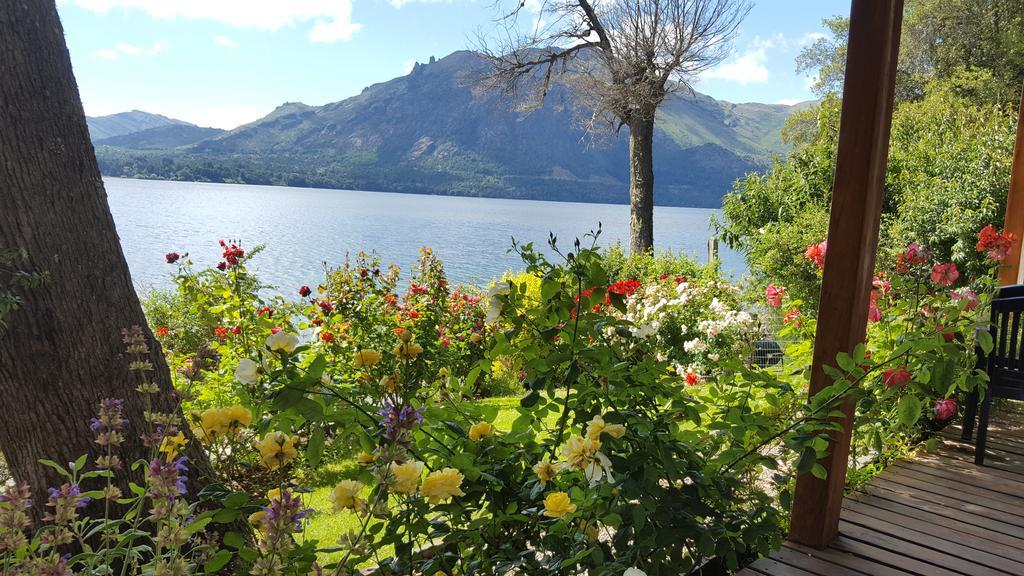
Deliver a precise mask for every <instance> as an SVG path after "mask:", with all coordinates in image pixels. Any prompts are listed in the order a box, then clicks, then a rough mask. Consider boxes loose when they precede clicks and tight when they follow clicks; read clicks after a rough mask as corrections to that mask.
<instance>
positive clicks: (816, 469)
mask: <svg viewBox="0 0 1024 576" xmlns="http://www.w3.org/2000/svg"><path fill="white" fill-rule="evenodd" d="M811 474H812V475H814V477H815V478H817V479H819V480H824V479H825V478H826V477H827V476H828V470H825V467H824V466H822V465H821V464H818V463H817V462H815V463H814V466H811Z"/></svg>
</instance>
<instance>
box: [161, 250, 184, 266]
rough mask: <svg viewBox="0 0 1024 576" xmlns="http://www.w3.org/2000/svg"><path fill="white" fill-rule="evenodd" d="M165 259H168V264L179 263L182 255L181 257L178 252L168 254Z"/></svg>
mask: <svg viewBox="0 0 1024 576" xmlns="http://www.w3.org/2000/svg"><path fill="white" fill-rule="evenodd" d="M164 258H166V259H167V263H168V264H174V263H175V262H177V261H178V258H181V255H180V254H178V253H177V252H168V253H167V254H166V255H165V256H164Z"/></svg>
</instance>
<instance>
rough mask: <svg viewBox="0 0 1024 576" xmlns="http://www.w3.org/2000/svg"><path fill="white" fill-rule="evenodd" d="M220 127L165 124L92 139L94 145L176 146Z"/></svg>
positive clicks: (209, 134)
mask: <svg viewBox="0 0 1024 576" xmlns="http://www.w3.org/2000/svg"><path fill="white" fill-rule="evenodd" d="M224 132H226V130H221V129H220V128H202V127H200V126H196V125H194V124H187V123H181V124H166V125H163V126H157V127H155V128H147V129H145V130H140V131H138V132H130V133H128V134H121V135H119V136H113V137H110V138H103V139H102V140H94V141H93V144H95V145H96V146H117V147H121V148H136V149H143V150H144V149H162V148H178V147H179V146H188V145H189V144H195V143H196V142H200V141H202V140H206V139H207V138H212V137H214V136H217V135H219V134H223V133H224Z"/></svg>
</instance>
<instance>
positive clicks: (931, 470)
mask: <svg viewBox="0 0 1024 576" xmlns="http://www.w3.org/2000/svg"><path fill="white" fill-rule="evenodd" d="M960 433H961V428H960V426H959V425H956V426H950V427H948V428H947V429H946V430H943V431H942V432H940V433H939V436H938V438H939V440H941V442H939V443H938V446H936V447H934V448H933V449H931V450H930V451H921V452H920V453H918V454H915V455H914V456H913V457H911V458H908V459H907V460H904V461H901V462H897V463H895V464H893V465H892V466H890V467H889V468H887V469H886V470H885V471H883V472H882V473H881V474H879V475H878V476H876V477H875V478H873V479H872V480H871V482H869V483H868V485H867V486H864V487H863V488H862V489H861V490H860V491H858V492H856V493H852V494H850V495H848V496H847V497H846V499H845V500H844V502H843V511H842V517H841V520H840V527H839V537H838V538H837V539H836V541H835V542H833V543H832V544H831V545H830V546H829V547H827V548H825V549H823V550H816V549H813V548H809V547H806V546H802V545H800V544H796V543H794V542H786V543H784V544H783V546H782V548H781V549H779V550H778V551H776V552H775V553H773V554H772V555H771V556H770V557H768V558H762V559H760V560H758V561H757V562H755V563H753V564H751V565H750V566H748V567H747V568H745V569H744V570H743V571H741V572H740V574H741V575H743V576H826V575H827V576H1021V575H1024V403H1020V402H1017V403H1007V404H1001V405H1000V406H999V409H998V410H997V411H996V412H994V413H993V417H992V422H991V424H990V426H989V443H988V447H987V452H986V457H985V465H984V466H976V465H975V464H974V446H973V443H972V442H967V441H964V440H962V439H961V438H960Z"/></svg>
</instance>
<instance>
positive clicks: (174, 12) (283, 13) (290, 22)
mask: <svg viewBox="0 0 1024 576" xmlns="http://www.w3.org/2000/svg"><path fill="white" fill-rule="evenodd" d="M63 1H64V2H68V3H71V4H75V5H77V6H81V7H82V8H85V9H86V10H91V11H93V12H100V13H104V12H108V11H110V10H113V9H119V10H125V11H129V10H141V11H144V12H146V13H148V14H149V15H150V16H151V17H153V18H159V19H173V18H187V19H193V20H213V21H216V22H222V23H224V24H227V25H229V26H235V27H238V28H256V29H260V30H277V29H279V28H281V27H284V26H295V25H297V24H300V23H306V22H310V21H312V22H313V27H312V29H311V30H310V32H309V39H310V40H311V41H313V42H335V41H338V40H348V39H349V38H351V37H352V35H353V34H354V33H356V32H358V31H359V29H360V28H362V25H361V24H357V23H354V22H352V1H351V0H63Z"/></svg>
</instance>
